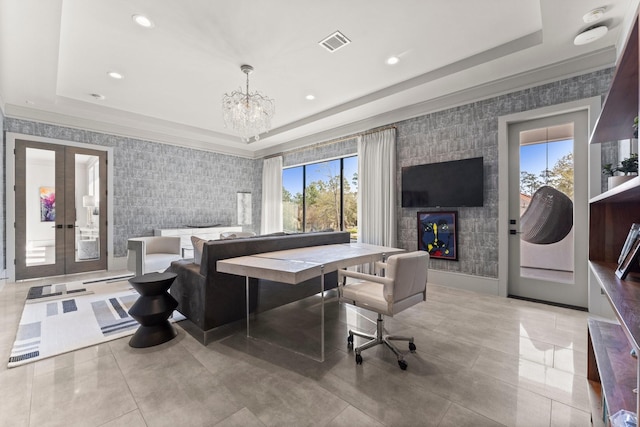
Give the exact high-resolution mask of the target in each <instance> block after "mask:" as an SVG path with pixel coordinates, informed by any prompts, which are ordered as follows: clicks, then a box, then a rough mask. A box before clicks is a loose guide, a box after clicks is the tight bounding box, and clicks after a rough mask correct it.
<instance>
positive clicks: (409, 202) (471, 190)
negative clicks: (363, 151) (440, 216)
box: [402, 157, 484, 208]
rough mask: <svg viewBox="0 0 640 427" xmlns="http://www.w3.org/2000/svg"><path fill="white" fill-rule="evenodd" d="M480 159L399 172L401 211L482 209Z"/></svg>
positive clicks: (407, 168) (482, 182) (481, 170)
mask: <svg viewBox="0 0 640 427" xmlns="http://www.w3.org/2000/svg"><path fill="white" fill-rule="evenodd" d="M483 196H484V167H483V159H482V157H474V158H471V159H464V160H454V161H451V162H441V163H429V164H426V165H418V166H408V167H404V168H402V207H403V208H426V207H464V206H483V203H484V197H483Z"/></svg>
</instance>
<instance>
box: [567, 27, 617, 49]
mask: <svg viewBox="0 0 640 427" xmlns="http://www.w3.org/2000/svg"><path fill="white" fill-rule="evenodd" d="M607 31H609V28H607V27H606V26H605V25H600V26H598V27H593V28H589V29H587V30H585V31H583V32H581V33H580V34H578V35H577V36H576V38H575V39H573V44H575V45H576V46H580V45H583V44H587V43H591V42H594V41H596V40H598V39H599V38H601V37H603V36H604V35H605V34H607Z"/></svg>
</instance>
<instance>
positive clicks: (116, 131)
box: [5, 104, 254, 158]
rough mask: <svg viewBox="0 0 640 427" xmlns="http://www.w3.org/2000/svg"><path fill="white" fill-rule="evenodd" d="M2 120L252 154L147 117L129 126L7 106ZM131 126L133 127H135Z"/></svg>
mask: <svg viewBox="0 0 640 427" xmlns="http://www.w3.org/2000/svg"><path fill="white" fill-rule="evenodd" d="M5 116H6V117H10V118H14V119H21V120H30V121H36V122H40V123H47V124H52V125H57V126H64V127H69V128H73V129H82V130H88V131H93V132H98V133H105V134H109V135H116V136H122V137H127V138H135V139H141V140H145V141H153V142H158V143H162V144H170V145H175V146H179V147H186V148H194V149H197V150H203V151H211V152H214V153H219V154H228V155H233V156H238V157H245V158H254V153H253V151H251V150H247V149H245V148H243V147H234V146H229V145H226V144H225V142H226V143H228V142H229V139H228V137H227V136H226V135H222V134H217V133H215V132H207V131H205V130H202V129H198V128H193V127H189V126H184V125H179V124H175V123H170V122H165V121H162V120H152V119H149V118H147V117H145V119H146V120H135V118H134V120H131V119H123V120H122V121H123V122H125V121H126V122H129V123H128V124H116V123H110V122H106V121H102V120H96V119H90V118H87V117H78V116H73V115H70V114H61V113H57V112H52V111H47V110H42V109H37V108H28V107H23V106H21V105H15V104H7V105H6V108H5ZM133 123H135V125H134V124H133ZM233 143H237V144H240V142H239V139H237V141H236V140H234V141H233Z"/></svg>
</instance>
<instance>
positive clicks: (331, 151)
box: [282, 137, 358, 168]
mask: <svg viewBox="0 0 640 427" xmlns="http://www.w3.org/2000/svg"><path fill="white" fill-rule="evenodd" d="M354 154H358V140H357V139H356V137H353V138H348V139H341V140H340V141H336V142H335V143H332V142H331V141H328V142H323V143H320V144H315V145H311V146H309V147H304V148H300V149H297V150H292V151H288V152H286V153H283V154H282V166H283V167H285V168H286V167H289V166H298V165H304V164H308V163H315V162H320V161H322V160H326V159H335V158H337V157H348V156H352V155H354Z"/></svg>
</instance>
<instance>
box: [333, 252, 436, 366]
mask: <svg viewBox="0 0 640 427" xmlns="http://www.w3.org/2000/svg"><path fill="white" fill-rule="evenodd" d="M428 268H429V254H428V253H427V252H424V251H416V252H409V253H403V254H398V255H392V256H390V257H389V258H388V260H387V262H386V263H385V262H377V263H376V270H379V269H384V270H385V275H384V277H383V276H373V275H370V274H364V273H357V272H355V271H347V270H339V271H338V283H339V285H340V287H339V295H340V301H342V302H346V303H349V304H353V305H355V306H358V307H362V308H366V309H367V310H371V311H374V312H376V313H378V321H377V328H376V333H375V335H372V334H367V333H364V332H359V331H354V330H351V329H350V330H349V338H348V339H347V341H348V344H349V346H350V347H351V346H353V336H354V335H357V336H359V337H363V338H369V339H370V341H368V342H366V343H364V344H362V345H361V346H358V347H356V348H355V352H356V363H357V364H359V365H360V364H362V356H361V354H360V353H361V352H362V350H366V349H368V348H370V347H373V346H376V345H378V344H383V343H384V344H386V346H387V347H389V348H390V349H391V351H393V352H394V353H395V355H396V357H397V358H398V365H399V366H400V368H401V369H402V370H405V369H407V362H405V361H404V358H403V355H402V353H400V351H399V350H398V349H397V348H396V346H394V345H393V344H392V343H391V340H402V341H409V350H410V351H411V352H412V353H413V352H415V351H416V346H415V344H414V343H413V337H401V336H395V335H386V334H385V329H384V320H383V317H382V315H387V316H391V317H393V315H394V314H396V313H399V312H401V311H403V310H405V309H407V308H409V307H411V306H413V305H415V304H418V303H419V302H422V301H424V300H425V299H426V293H427V271H428ZM345 277H351V278H354V279H358V281H357V282H355V283H351V284H347V283H346V282H345V281H344V280H343V279H344V278H345Z"/></svg>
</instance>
